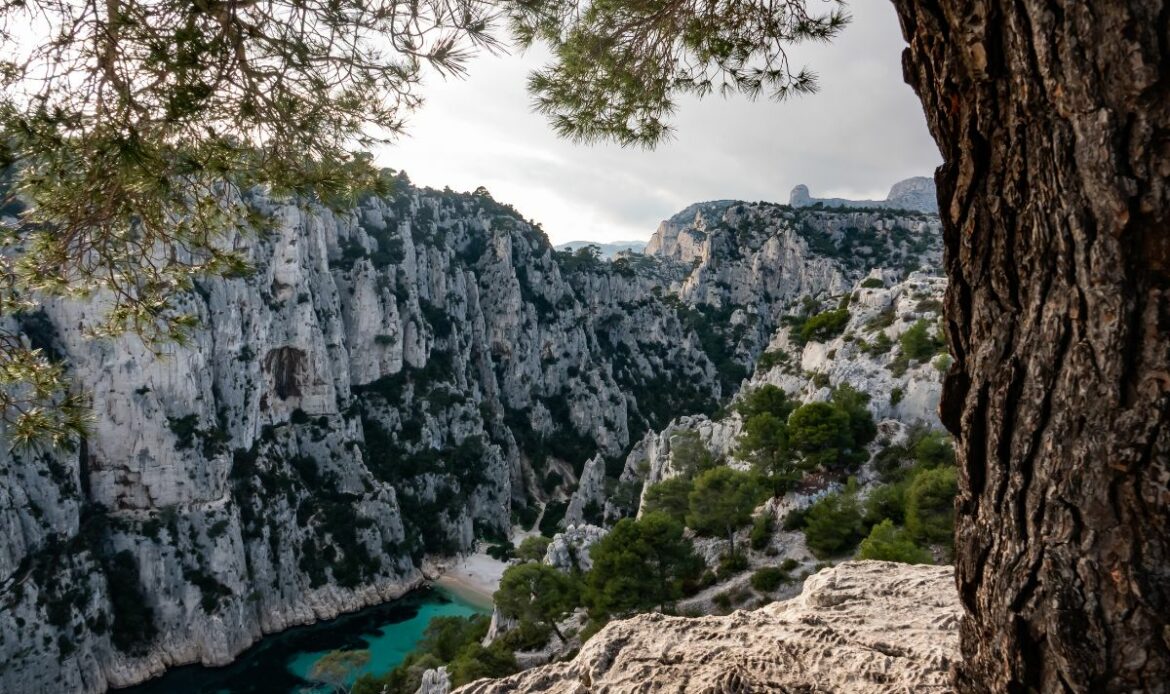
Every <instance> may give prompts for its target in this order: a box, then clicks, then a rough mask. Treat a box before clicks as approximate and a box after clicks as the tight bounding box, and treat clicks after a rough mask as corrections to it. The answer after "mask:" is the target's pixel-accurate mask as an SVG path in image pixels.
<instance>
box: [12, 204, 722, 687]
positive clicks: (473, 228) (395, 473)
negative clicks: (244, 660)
mask: <svg viewBox="0 0 1170 694" xmlns="http://www.w3.org/2000/svg"><path fill="white" fill-rule="evenodd" d="M273 211H274V213H275V214H276V216H277V218H278V219H279V220H280V223H279V224H278V225H277V227H276V229H275V231H274V233H273V234H272V235H270V236H266V237H265V238H263V239H250V240H248V242H247V243H246V247H247V248H248V249H249V253H250V254H251V260H252V262H253V263H254V265H255V266H256V268H257V271H256V272H255V274H254V275H252V276H249V277H245V278H236V279H217V280H208V281H203V282H200V284H199V285H198V288H197V290H196V291H193V292H191V293H189V294H187V295H184V296H181V297H179V298H178V303H179V305H180V308H181V309H183V310H186V311H190V312H192V313H194V314H196V315H197V316H198V317H199V318H200V320H201V328H200V329H199V330H198V331H197V332H196V333H195V334H194V335H193V336H192V341H191V344H190V345H189V346H182V347H179V346H173V347H169V348H168V349H167V353H166V354H165V355H163V357H162V358H156V356H155V355H153V354H152V353H150V352H148V351H147V350H145V349H144V348H143V347H142V346H141V345H140V344H138V343H137V342H135V341H134V340H132V339H124V340H117V341H113V342H102V341H96V340H93V339H90V338H89V337H88V335H87V333H86V328H87V327H89V326H91V325H93V324H94V322H95V321H96V320H98V318H99V313H100V311H99V309H100V305H101V304H100V301H99V302H95V303H90V304H81V303H69V302H57V303H53V304H51V305H49V306H47V307H46V311H45V313H44V315H43V316H36V317H33V318H30V319H27V320H26V323H27V324H26V325H24V328H25V330H26V332H30V333H34V334H36V335H37V336H38V338H39V339H41V340H42V341H43V342H44V343H45V344H46V345H47V346H49V347H51V348H53V349H54V350H56V351H57V352H60V354H61V356H62V358H64V359H65V361H66V363H67V364H68V365H69V366H70V368H71V371H72V373H73V375H74V378H75V380H76V381H77V382H78V383H79V384H80V385H82V386H83V387H85V388H86V389H87V390H88V392H89V393H90V394H91V395H92V398H93V405H94V413H95V418H96V421H95V424H94V428H93V432H92V435H91V436H89V437H88V438H87V440H86V441H85V444H84V446H83V447H81V448H79V449H75V450H74V451H72V452H62V453H60V454H58V455H52V456H32V455H26V454H22V453H9V447H8V446H7V445H4V444H2V442H0V451H2V452H0V471H2V473H3V474H2V475H0V501H2V502H3V504H2V505H0V581H2V583H0V585H3V586H6V588H4V590H5V593H6V594H5V598H6V601H7V602H8V604H10V609H7V610H5V611H3V612H0V659H2V660H3V661H4V662H6V663H8V667H6V668H4V669H3V670H2V671H0V690H3V691H38V690H41V689H45V688H46V687H47V688H51V689H55V690H61V691H78V692H100V691H104V690H105V689H106V688H107V687H109V686H119V687H120V686H126V685H130V684H134V683H136V682H140V681H142V680H144V679H146V678H149V677H152V676H156V675H158V674H160V673H162V672H163V671H164V670H165V669H166V668H168V667H171V666H174V665H179V664H185V663H193V662H194V663H203V664H207V665H223V664H226V663H228V662H230V661H231V660H232V659H233V658H234V657H235V656H236V655H237V654H238V653H240V652H241V651H242V650H244V649H245V648H247V647H248V646H249V645H251V644H252V643H254V642H255V641H256V640H257V639H259V638H260V637H261V636H262V635H264V634H266V633H271V632H274V631H279V630H282V629H285V628H288V627H290V626H293V625H297V624H304V623H307V622H313V621H316V620H320V619H326V618H331V617H333V616H336V615H337V614H339V613H341V612H345V611H352V610H356V609H360V608H362V607H364V606H368V605H373V604H376V603H380V602H383V601H386V600H390V599H394V598H396V597H398V596H400V595H401V594H402V593H403V592H405V591H407V590H410V589H411V588H413V587H415V586H417V585H418V584H419V583H420V582H421V581H422V580H423V577H422V574H421V572H420V571H419V570H418V565H419V562H420V560H421V558H422V557H423V556H424V555H425V554H426V553H428V552H434V553H453V552H458V551H461V550H465V549H468V548H469V547H470V546H471V545H472V543H473V541H474V536H475V532H476V529H477V528H479V529H484V530H491V529H495V530H496V531H498V532H507V530H508V528H509V527H510V525H511V523H510V512H511V508H512V505H513V504H514V503H515V504H522V503H526V500H530V499H531V498H532V497H533V494H532V493H531V490H529V489H527V488H526V487H525V482H524V478H523V476H522V474H521V471H522V469H523V465H522V462H521V461H522V460H523V459H524V458H526V457H529V455H530V450H531V448H532V447H533V443H532V441H533V437H534V436H535V437H537V438H539V437H549V438H554V437H560V439H561V440H566V439H567V440H570V441H571V442H572V445H567V446H563V447H561V448H559V449H557V450H555V451H552V452H551V454H548V455H550V456H551V457H553V458H555V457H558V456H559V457H568V456H573V455H577V454H578V452H580V451H585V450H587V449H589V448H592V450H594V451H597V452H599V453H602V454H606V455H611V456H612V455H616V454H618V453H620V452H621V451H623V450H624V449H625V448H626V447H627V446H628V444H629V427H630V426H631V423H632V422H633V423H639V422H642V421H643V420H642V419H640V418H638V417H636V416H634V415H633V414H632V412H634V411H636V410H637V408H638V406H639V402H640V399H641V398H643V397H645V394H646V393H648V392H650V391H649V388H648V387H647V386H646V385H644V384H646V383H650V382H658V380H660V379H667V380H669V381H678V382H686V383H688V384H692V386H694V387H695V388H696V390H697V392H698V393H699V394H700V395H701V397H702V398H704V399H706V400H708V401H711V402H714V400H715V399H716V398H717V397H718V396H719V394H720V387H721V386H720V384H719V383H718V382H717V379H716V378H715V368H714V366H713V365H712V363H711V361H710V359H709V358H708V357H707V356H706V354H705V353H704V352H703V351H702V350H701V348H700V347H699V346H698V344H697V343H696V342H695V341H694V340H693V339H690V338H689V337H688V333H687V332H686V329H684V327H683V326H682V325H681V324H680V323H679V321H678V318H677V313H676V311H675V309H673V308H672V307H670V306H667V305H666V303H665V302H664V301H662V300H658V299H655V300H653V301H643V299H645V298H646V297H650V296H651V293H650V291H649V290H650V287H651V286H658V284H659V283H660V280H659V279H657V277H658V275H657V274H655V273H656V272H657V271H652V272H649V273H648V274H633V273H630V274H619V273H617V272H614V271H613V269H612V268H611V267H610V266H609V265H608V264H606V265H603V266H598V267H595V268H583V269H577V270H574V271H572V272H569V271H567V270H566V271H565V272H562V268H561V265H560V264H559V263H558V262H557V260H555V259H554V257H553V256H552V252H551V248H550V247H549V245H548V242H547V240H546V239H545V238H544V237H543V235H541V234H540V233H539V232H538V231H536V230H534V229H532V228H531V227H529V226H528V225H527V224H525V223H524V222H523V221H522V220H521V219H520V218H519V216H518V215H517V214H515V213H514V212H512V211H510V210H509V209H507V208H504V207H503V206H501V205H498V204H497V203H495V202H493V201H491V200H490V199H485V198H482V197H477V196H469V195H456V194H450V193H437V192H434V191H423V190H417V189H414V188H412V187H410V186H409V184H407V183H405V182H403V183H402V185H401V186H400V189H399V192H398V194H396V196H394V197H393V198H389V199H369V200H366V201H364V202H363V203H362V204H361V206H360V207H359V208H358V209H356V210H354V211H353V212H351V213H347V214H345V215H341V216H338V215H334V214H332V213H330V212H328V211H325V210H315V209H312V208H304V207H300V206H294V205H288V206H280V207H276V208H274V209H273ZM663 272H666V271H665V270H663ZM673 272H675V271H674V270H671V271H670V273H673ZM639 302H640V303H639ZM603 340H604V341H605V344H606V345H608V346H609V350H603V349H602V348H601V347H600V345H601V344H602V341H603ZM619 349H620V350H621V352H622V353H623V354H628V355H633V361H631V362H629V363H627V364H626V365H625V366H624V368H623V370H622V380H621V382H620V383H619V382H618V380H617V379H616V378H615V377H614V375H613V374H614V371H615V369H614V366H613V363H612V359H613V358H614V357H613V355H614V353H615V352H614V351H613V350H619ZM639 388H640V389H641V390H640V391H639V390H638V389H639ZM639 425H640V426H645V424H639ZM522 437H528V438H527V439H525V438H522ZM591 455H592V453H591V452H590V453H583V454H582V455H581V458H580V459H579V460H570V461H569V462H571V463H572V464H583V463H584V462H585V460H586V458H588V457H590V456H591ZM601 473H602V478H601V479H600V480H597V479H594V482H595V483H596V485H597V489H604V478H603V474H604V467H603V466H602V468H601ZM528 503H530V502H528ZM115 596H130V597H129V599H127V600H124V601H119V600H116V599H115ZM50 611H51V612H52V613H51V614H50ZM135 625H138V626H135Z"/></svg>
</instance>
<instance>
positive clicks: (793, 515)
mask: <svg viewBox="0 0 1170 694" xmlns="http://www.w3.org/2000/svg"><path fill="white" fill-rule="evenodd" d="M806 514H807V510H806V509H802V508H796V509H793V510H791V511H789V512H788V515H787V516H784V524H783V525H782V526H781V527H782V528H784V529H785V530H787V531H788V532H792V531H793V530H800V529H801V528H803V527H804V518H805V515H806Z"/></svg>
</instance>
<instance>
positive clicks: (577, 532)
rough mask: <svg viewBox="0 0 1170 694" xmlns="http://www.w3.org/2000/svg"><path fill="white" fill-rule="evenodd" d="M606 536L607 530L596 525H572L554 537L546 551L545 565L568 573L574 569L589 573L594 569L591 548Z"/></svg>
mask: <svg viewBox="0 0 1170 694" xmlns="http://www.w3.org/2000/svg"><path fill="white" fill-rule="evenodd" d="M605 534H606V531H605V529H603V528H599V527H597V526H596V525H570V526H569V527H568V528H565V531H564V532H561V533H557V534H556V535H554V536H553V539H552V542H550V543H549V545H548V548H547V549H545V551H544V563H545V564H547V565H549V566H551V567H553V568H554V569H558V570H560V571H564V572H566V573H568V572H570V571H572V570H573V569H574V568H578V569H580V570H581V571H588V570H589V569H591V568H593V559H592V558H591V557H590V556H589V548H590V547H592V546H593V544H594V543H595V542H597V541H598V540H600V539H601V538H603V537H605Z"/></svg>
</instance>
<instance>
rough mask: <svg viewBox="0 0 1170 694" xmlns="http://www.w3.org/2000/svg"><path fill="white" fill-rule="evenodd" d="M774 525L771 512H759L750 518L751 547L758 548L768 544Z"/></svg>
mask: <svg viewBox="0 0 1170 694" xmlns="http://www.w3.org/2000/svg"><path fill="white" fill-rule="evenodd" d="M774 525H775V523H774V522H773V521H772V514H771V513H767V512H765V513H761V514H760V515H758V516H756V517H755V519H754V520H752V534H751V544H752V549H755V550H760V549H763V548H764V547H767V546H768V542H769V541H770V540H771V539H772V529H773V526H774Z"/></svg>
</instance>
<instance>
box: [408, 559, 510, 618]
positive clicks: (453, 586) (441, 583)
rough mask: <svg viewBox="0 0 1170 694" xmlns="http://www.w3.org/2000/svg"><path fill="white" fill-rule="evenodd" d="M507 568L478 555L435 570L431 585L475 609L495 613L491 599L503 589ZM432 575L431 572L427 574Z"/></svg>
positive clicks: (439, 566) (495, 560)
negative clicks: (501, 584)
mask: <svg viewBox="0 0 1170 694" xmlns="http://www.w3.org/2000/svg"><path fill="white" fill-rule="evenodd" d="M507 568H508V564H507V563H505V562H502V561H499V560H497V559H493V558H492V557H490V556H488V555H487V553H486V552H483V551H479V552H475V553H474V554H468V555H466V556H464V557H461V558H459V559H457V560H454V561H452V562H451V563H449V564H445V565H442V564H441V565H436V566H434V568H433V575H434V576H435V577H434V578H433V579H432V580H431V585H433V586H434V587H435V588H438V589H440V590H443V591H446V592H447V593H450V594H451V595H454V596H456V597H458V598H459V599H461V600H463V601H464V602H467V603H469V604H471V605H474V606H476V607H480V608H483V609H485V610H487V611H489V612H490V611H492V610H493V609H494V608H495V603H494V601H493V600H492V596H493V595H494V594H495V592H496V591H497V590H498V589H499V587H500V579H501V578H503V575H504V570H505V569H507ZM428 573H430V572H428Z"/></svg>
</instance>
